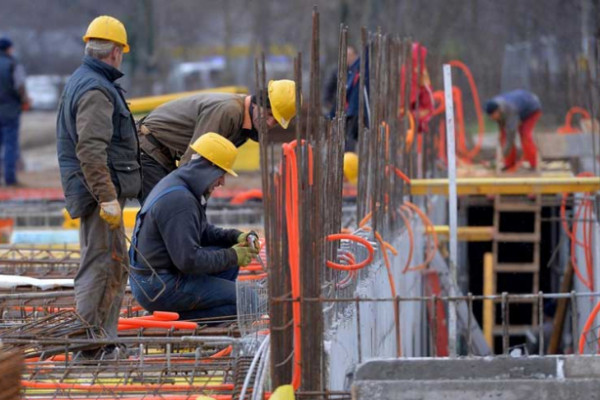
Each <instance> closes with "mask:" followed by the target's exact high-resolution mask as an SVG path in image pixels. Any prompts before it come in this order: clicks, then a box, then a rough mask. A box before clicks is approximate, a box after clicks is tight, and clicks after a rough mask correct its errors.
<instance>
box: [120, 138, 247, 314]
mask: <svg viewBox="0 0 600 400" xmlns="http://www.w3.org/2000/svg"><path fill="white" fill-rule="evenodd" d="M190 147H191V149H192V151H193V152H194V154H193V155H192V157H191V161H190V162H188V163H187V164H185V165H183V166H181V167H179V168H178V169H177V170H175V171H174V172H172V173H170V174H169V175H168V176H167V177H166V178H164V179H163V180H161V181H160V182H159V183H158V185H156V187H155V188H154V189H153V190H152V191H151V192H150V194H149V196H148V198H147V199H146V202H145V203H144V205H143V207H142V209H141V210H140V212H139V214H138V216H137V220H136V224H135V228H134V232H133V237H132V243H133V244H134V246H135V247H134V246H132V247H131V249H130V253H129V255H130V262H131V275H132V276H131V280H130V282H131V291H132V293H133V295H134V296H135V298H136V300H137V301H138V302H139V303H140V305H141V306H142V307H144V308H145V309H146V310H148V311H175V312H178V313H179V315H180V317H181V318H182V319H203V318H217V317H223V316H230V315H235V314H236V289H235V280H236V278H237V275H238V270H239V266H244V265H247V264H249V263H250V262H251V261H252V258H253V257H256V255H257V254H258V250H257V249H255V248H254V247H252V246H248V244H247V239H248V233H242V232H240V231H238V230H237V229H221V228H217V227H215V226H213V225H211V224H209V223H208V221H207V219H206V203H207V200H208V198H209V197H210V195H211V193H212V191H213V190H214V189H215V188H216V187H218V186H221V185H223V184H224V183H225V173H229V174H230V175H233V176H237V174H236V173H235V172H234V171H233V170H232V169H231V167H232V166H233V163H234V161H235V158H236V156H237V149H236V147H235V146H234V145H233V143H231V142H230V141H229V140H227V139H225V138H224V137H222V136H220V135H218V134H216V133H212V132H210V133H205V134H204V135H202V136H200V138H198V139H197V140H196V141H195V142H194V143H193V144H192V145H191V146H190ZM135 248H137V251H135ZM151 268H152V269H154V271H155V272H156V274H153V273H152V269H151ZM159 277H160V279H159ZM163 282H164V285H166V289H165V290H164V291H163V292H162V293H161V290H162V289H163ZM159 294H160V295H159ZM157 295H159V296H158V298H155V297H156V296H157Z"/></svg>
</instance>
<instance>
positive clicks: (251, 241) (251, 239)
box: [246, 231, 267, 271]
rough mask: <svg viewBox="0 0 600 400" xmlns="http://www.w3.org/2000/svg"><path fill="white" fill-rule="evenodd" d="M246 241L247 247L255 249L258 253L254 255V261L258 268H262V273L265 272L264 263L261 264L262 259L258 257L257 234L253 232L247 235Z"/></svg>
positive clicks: (258, 243) (258, 242) (258, 244)
mask: <svg viewBox="0 0 600 400" xmlns="http://www.w3.org/2000/svg"><path fill="white" fill-rule="evenodd" d="M246 241H247V242H248V246H250V247H253V248H254V249H256V251H257V252H258V254H257V255H256V259H257V260H258V262H259V263H260V266H261V267H262V269H263V271H267V267H266V266H265V263H264V262H263V260H262V257H261V256H260V241H259V239H258V234H257V233H256V232H254V231H252V232H250V233H248V236H247V237H246Z"/></svg>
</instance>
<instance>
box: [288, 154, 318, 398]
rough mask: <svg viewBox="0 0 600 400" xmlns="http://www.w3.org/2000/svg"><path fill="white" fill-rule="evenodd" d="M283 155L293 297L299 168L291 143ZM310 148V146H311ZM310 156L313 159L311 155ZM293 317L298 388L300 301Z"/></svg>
mask: <svg viewBox="0 0 600 400" xmlns="http://www.w3.org/2000/svg"><path fill="white" fill-rule="evenodd" d="M282 149H283V155H284V157H285V158H286V161H287V162H286V171H285V172H284V173H285V174H286V177H287V180H288V184H287V185H286V193H285V198H286V207H285V214H286V221H287V224H286V229H287V234H288V259H289V265H290V276H291V285H292V298H294V299H298V298H300V266H299V263H300V253H299V252H300V248H299V247H300V241H299V229H298V168H297V161H296V153H295V151H294V147H293V145H291V144H287V143H284V144H283V145H282ZM309 149H310V147H309ZM310 153H311V152H310V150H309V158H310V160H312V157H311V156H310ZM309 175H310V177H309V182H312V163H311V162H310V161H309ZM292 318H293V321H294V370H293V374H292V386H293V387H294V389H298V388H299V387H300V384H301V380H302V364H301V356H302V346H301V343H302V342H301V335H302V331H301V310H300V303H299V302H298V301H295V302H293V303H292Z"/></svg>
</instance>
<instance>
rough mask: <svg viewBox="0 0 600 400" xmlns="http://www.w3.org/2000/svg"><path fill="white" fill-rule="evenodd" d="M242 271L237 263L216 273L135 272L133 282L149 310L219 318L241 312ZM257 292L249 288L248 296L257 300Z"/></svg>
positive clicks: (137, 295)
mask: <svg viewBox="0 0 600 400" xmlns="http://www.w3.org/2000/svg"><path fill="white" fill-rule="evenodd" d="M142 267H143V266H141V265H140V268H142ZM238 272H239V267H238V266H237V265H235V266H232V267H231V268H230V269H228V270H226V271H223V272H221V273H219V274H215V275H207V274H195V275H187V274H183V273H181V272H179V271H175V270H174V271H173V272H164V271H163V272H159V273H158V276H157V275H146V274H139V273H136V272H132V273H131V277H130V278H129V283H130V286H131V292H132V293H133V296H134V297H135V299H136V300H137V302H138V303H140V305H141V306H142V307H144V309H146V310H148V311H151V312H152V311H173V312H177V313H179V317H180V319H192V320H197V319H207V318H219V317H227V316H235V315H236V314H237V307H236V301H237V292H236V283H235V280H236V279H237V276H238ZM159 278H160V279H159ZM161 280H162V281H163V282H164V291H163V292H162V293H161V290H163V283H162V282H161ZM159 294H160V295H159ZM157 295H159V296H158V297H156V296H157ZM254 295H255V294H251V293H250V292H249V293H248V294H247V295H245V296H244V297H245V298H247V299H249V301H254V300H250V299H252V298H253V297H252V296H254ZM155 297H156V299H154V298H155Z"/></svg>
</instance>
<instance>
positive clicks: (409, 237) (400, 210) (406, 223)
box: [399, 205, 415, 274]
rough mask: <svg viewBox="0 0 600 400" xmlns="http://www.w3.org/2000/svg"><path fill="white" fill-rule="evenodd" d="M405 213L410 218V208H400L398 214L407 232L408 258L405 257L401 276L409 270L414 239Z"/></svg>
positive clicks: (404, 206) (403, 206)
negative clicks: (406, 213)
mask: <svg viewBox="0 0 600 400" xmlns="http://www.w3.org/2000/svg"><path fill="white" fill-rule="evenodd" d="M405 211H407V212H408V213H409V216H410V213H411V212H410V208H409V207H407V206H406V205H402V206H400V209H399V214H400V218H402V221H404V226H406V231H407V232H408V243H409V250H408V256H407V257H406V263H405V264H404V268H403V269H402V273H403V274H404V273H406V272H407V271H408V270H409V268H410V263H411V261H412V257H413V252H414V248H415V238H414V234H413V230H412V226H411V223H410V219H409V216H406V215H405V214H404V212H405Z"/></svg>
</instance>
